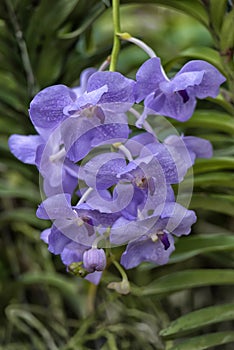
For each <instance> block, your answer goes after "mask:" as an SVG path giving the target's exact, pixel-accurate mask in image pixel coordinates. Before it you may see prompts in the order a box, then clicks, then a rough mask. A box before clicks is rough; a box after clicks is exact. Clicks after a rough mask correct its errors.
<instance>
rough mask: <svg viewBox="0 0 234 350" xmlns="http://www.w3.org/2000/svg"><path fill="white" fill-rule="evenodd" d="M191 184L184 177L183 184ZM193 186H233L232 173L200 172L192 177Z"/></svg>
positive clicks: (233, 175)
mask: <svg viewBox="0 0 234 350" xmlns="http://www.w3.org/2000/svg"><path fill="white" fill-rule="evenodd" d="M186 183H188V185H190V184H191V180H190V178H188V179H185V180H184V182H183V186H184V185H186ZM193 186H194V187H201V188H207V187H213V186H221V187H230V188H233V187H234V174H232V173H228V172H226V173H225V172H215V173H213V172H212V173H208V174H201V175H197V176H195V177H194V183H193Z"/></svg>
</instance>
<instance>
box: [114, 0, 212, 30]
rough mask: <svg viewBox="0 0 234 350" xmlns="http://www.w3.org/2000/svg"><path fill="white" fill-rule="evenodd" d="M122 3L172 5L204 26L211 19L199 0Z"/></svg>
mask: <svg viewBox="0 0 234 350" xmlns="http://www.w3.org/2000/svg"><path fill="white" fill-rule="evenodd" d="M121 3H122V4H131V3H141V4H142V3H145V4H149V3H151V4H158V5H162V6H165V7H170V8H173V9H175V10H179V11H182V12H184V13H185V14H186V15H190V16H191V17H194V18H195V19H197V20H198V21H199V22H200V23H202V24H203V25H204V26H206V27H207V26H208V23H209V19H208V16H207V13H206V11H205V8H204V6H203V5H202V4H201V3H200V2H199V1H198V0H193V1H187V0H139V1H137V0H122V1H121Z"/></svg>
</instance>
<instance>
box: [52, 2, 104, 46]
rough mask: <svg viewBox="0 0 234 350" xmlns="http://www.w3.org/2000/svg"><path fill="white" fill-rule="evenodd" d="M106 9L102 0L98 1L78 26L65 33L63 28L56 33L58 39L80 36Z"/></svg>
mask: <svg viewBox="0 0 234 350" xmlns="http://www.w3.org/2000/svg"><path fill="white" fill-rule="evenodd" d="M105 9H106V6H105V4H104V3H103V2H99V3H98V4H97V5H96V6H93V8H91V11H90V13H89V16H88V17H86V18H85V19H84V21H83V22H82V23H81V24H80V25H79V27H78V28H77V29H76V30H74V31H73V32H70V33H65V32H64V29H63V30H61V31H60V32H59V34H58V37H59V38H60V39H74V38H77V37H78V36H80V35H81V34H82V33H83V32H84V31H85V30H86V29H87V28H88V27H89V26H90V25H91V24H92V23H93V22H94V21H95V20H96V19H97V18H98V17H99V16H100V15H101V14H102V13H103V12H104V11H105Z"/></svg>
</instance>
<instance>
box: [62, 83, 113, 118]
mask: <svg viewBox="0 0 234 350" xmlns="http://www.w3.org/2000/svg"><path fill="white" fill-rule="evenodd" d="M107 91H108V87H107V85H104V86H102V87H100V88H99V89H96V90H94V91H91V92H85V93H84V94H82V95H80V96H79V97H78V98H77V99H76V101H75V102H74V103H71V104H70V105H67V106H66V107H65V108H64V109H63V113H64V114H65V115H67V116H68V115H71V114H74V113H76V112H77V111H81V110H82V109H83V110H85V107H86V106H87V107H90V106H96V105H97V104H98V103H99V102H100V99H101V97H102V95H103V94H104V93H105V92H107Z"/></svg>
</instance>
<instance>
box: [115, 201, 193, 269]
mask: <svg viewBox="0 0 234 350" xmlns="http://www.w3.org/2000/svg"><path fill="white" fill-rule="evenodd" d="M153 208H154V207H153V206H150V205H147V206H145V208H144V209H143V211H142V212H140V213H139V215H138V219H137V220H135V221H129V220H127V219H126V218H124V217H121V218H119V219H118V220H117V221H116V222H115V223H114V224H113V226H112V229H111V234H110V241H111V243H112V244H117V245H120V244H126V243H128V245H127V248H126V250H125V252H124V253H123V255H122V257H121V264H122V265H123V266H124V267H125V268H126V269H130V268H133V267H135V266H137V265H138V264H140V263H141V262H143V261H150V262H154V263H156V264H159V265H161V264H165V263H167V262H168V259H169V256H170V254H171V253H172V251H173V250H174V239H173V236H172V234H173V235H175V236H178V237H179V236H181V235H188V234H189V233H190V231H191V225H192V224H193V223H195V222H196V215H195V213H194V212H193V211H192V210H187V209H185V208H184V207H182V206H181V205H179V204H177V203H174V202H168V203H166V204H164V205H163V210H162V209H161V208H159V207H157V208H156V209H155V210H153ZM150 210H151V211H153V214H150Z"/></svg>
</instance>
